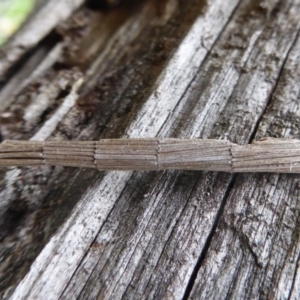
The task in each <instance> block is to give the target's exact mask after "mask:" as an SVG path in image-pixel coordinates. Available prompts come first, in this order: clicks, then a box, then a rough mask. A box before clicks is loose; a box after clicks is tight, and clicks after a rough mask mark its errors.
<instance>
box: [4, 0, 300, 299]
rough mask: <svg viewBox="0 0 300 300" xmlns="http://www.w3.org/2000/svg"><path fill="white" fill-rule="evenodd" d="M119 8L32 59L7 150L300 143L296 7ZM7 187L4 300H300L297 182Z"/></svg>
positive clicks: (199, 4)
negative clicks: (95, 143) (164, 142)
mask: <svg viewBox="0 0 300 300" xmlns="http://www.w3.org/2000/svg"><path fill="white" fill-rule="evenodd" d="M125 3H126V4H125ZM125 3H124V4H123V5H121V6H119V7H117V8H116V9H114V10H110V11H106V12H93V11H90V10H87V9H86V8H80V9H79V10H78V11H77V12H75V13H74V14H73V15H72V16H71V18H69V19H68V20H67V21H66V22H65V23H64V24H60V25H59V26H57V27H56V33H57V34H58V35H60V38H59V39H57V40H56V41H53V40H52V42H51V43H50V46H47V47H45V48H43V49H44V55H42V54H41V53H43V51H41V48H39V47H37V48H36V49H35V50H34V51H33V53H32V55H31V56H29V57H28V60H27V61H26V63H29V62H30V65H31V67H32V69H39V70H40V71H39V72H38V74H39V76H37V77H36V76H33V77H31V78H30V79H29V80H28V82H27V84H26V85H23V86H22V90H20V91H18V92H17V94H12V92H9V91H13V89H12V88H9V89H7V90H6V94H10V97H9V99H10V105H9V108H7V109H4V110H3V112H2V113H1V115H0V121H1V136H2V139H17V140H30V139H31V138H33V137H34V136H36V135H37V136H39V137H40V139H39V140H45V139H48V140H53V141H61V140H63V141H68V140H84V141H86V140H99V139H100V138H155V137H158V138H168V137H172V138H210V139H218V140H220V139H221V140H227V141H229V142H231V143H236V144H240V145H244V144H249V143H251V142H252V141H253V140H254V139H261V138H265V137H277V138H293V139H299V138H300V135H299V115H300V109H299V94H300V90H299V84H298V83H299V79H300V78H299V77H300V65H299V59H300V57H299V53H300V38H299V30H300V19H299V14H300V1H299V0H287V1H279V0H270V1H256V0H255V1H254V0H242V1H238V0H228V1H223V0H222V1H221V0H215V1H207V2H204V1H199V0H188V1H184V2H183V1H182V2H181V1H176V0H165V1H151V0H149V1H147V0H146V1H137V2H135V1H134V4H132V3H131V4H128V2H127V1H125ZM99 37H101V38H99ZM46 41H47V37H46ZM43 45H44V44H41V46H40V47H43ZM47 45H49V44H47ZM56 47H57V48H56ZM39 51H40V52H39ZM52 51H53V52H52ZM35 53H37V55H40V56H39V57H40V59H39V60H33V59H32V58H33V57H34V55H35ZM50 53H52V54H53V53H54V55H50ZM41 65H42V66H41ZM45 66H47V67H45ZM22 72H24V69H23V68H22V67H20V68H18V69H17V70H14V74H10V76H11V80H14V78H22V76H23V75H22V76H21V75H20V74H24V73H22ZM18 76H19V77H18ZM81 78H84V80H85V81H84V83H83V84H82V86H81V87H80V88H79V85H80V84H79V85H78V83H80V82H81ZM11 80H9V81H8V82H7V83H6V85H4V87H3V90H5V88H6V87H7V86H8V85H9V84H10V83H11V82H12V81H11ZM17 82H20V80H19V81H17ZM77 87H78V90H76V89H77ZM16 88H17V87H16ZM70 94H71V96H70ZM0 98H1V95H0ZM62 107H63V108H62ZM30 116H32V118H31V117H30ZM47 122H48V123H47ZM46 124H51V126H48V125H47V126H46ZM243 155H244V154H243ZM242 167H243V166H241V168H242ZM0 175H1V178H2V179H1V191H0V199H1V202H0V222H1V224H0V240H1V248H0V251H1V252H0V255H1V265H0V289H1V293H2V295H3V297H4V298H8V297H10V296H11V299H35V298H40V297H41V295H42V296H44V295H47V297H48V298H50V299H95V298H99V299H120V298H124V299H189V298H191V299H199V298H203V299H225V298H227V299H228V298H229V299H242V298H251V299H252V298H262V299H270V298H277V299H298V298H299V296H300V291H299V287H300V276H299V274H300V272H299V249H300V244H299V241H300V236H299V229H298V228H299V222H300V221H299V218H300V206H299V186H300V180H299V176H298V175H293V174H289V175H278V174H273V175H271V174H249V175H247V174H238V175H232V174H230V173H221V172H200V171H160V172H155V171H151V172H99V171H97V170H93V169H73V168H63V167H49V166H41V167H34V168H15V169H11V170H6V169H2V170H1V173H0Z"/></svg>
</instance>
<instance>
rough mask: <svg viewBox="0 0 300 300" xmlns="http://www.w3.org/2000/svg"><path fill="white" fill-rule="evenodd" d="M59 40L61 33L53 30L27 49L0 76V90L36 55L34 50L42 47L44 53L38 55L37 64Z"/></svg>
mask: <svg viewBox="0 0 300 300" xmlns="http://www.w3.org/2000/svg"><path fill="white" fill-rule="evenodd" d="M61 40H62V37H61V35H60V34H58V33H57V32H56V31H54V30H53V31H52V32H51V33H50V34H49V35H47V36H46V37H45V38H44V39H43V40H41V41H40V42H39V43H38V45H36V46H35V47H34V48H32V49H30V50H28V51H27V52H26V53H25V54H24V55H23V56H22V57H21V58H20V59H19V60H18V61H17V62H16V63H15V64H13V66H12V67H11V68H9V69H8V70H7V71H6V73H5V74H4V76H3V77H1V78H0V90H2V89H3V88H4V87H5V85H6V84H7V83H8V82H9V81H10V80H11V79H12V78H13V77H14V76H15V75H16V74H17V73H18V72H19V71H20V70H21V69H22V68H23V67H24V65H25V64H26V63H27V62H28V61H29V59H30V58H31V57H33V56H35V55H36V52H37V51H38V50H40V49H43V51H44V53H45V54H44V56H43V57H40V60H39V61H38V62H36V64H37V65H38V63H39V62H41V61H42V60H43V58H44V57H45V56H46V55H47V53H49V52H50V51H51V49H53V48H54V47H55V45H56V44H57V43H59V42H60V41H61ZM0 53H1V50H0Z"/></svg>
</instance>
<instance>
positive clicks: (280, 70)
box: [248, 30, 300, 144]
mask: <svg viewBox="0 0 300 300" xmlns="http://www.w3.org/2000/svg"><path fill="white" fill-rule="evenodd" d="M298 38H300V30H298V32H297V34H296V36H295V39H294V41H293V43H291V46H290V48H289V50H288V51H287V54H286V57H285V58H284V60H283V62H282V65H281V67H280V69H279V71H278V76H277V79H276V82H275V84H274V86H273V89H272V91H271V93H270V96H269V99H268V100H267V101H266V105H265V108H264V110H263V111H262V113H261V115H260V117H259V118H258V119H257V122H256V125H255V127H254V129H253V132H252V134H251V135H250V138H249V141H248V143H249V144H251V143H252V142H253V141H254V140H255V138H256V135H257V133H258V129H259V127H260V125H261V121H262V119H263V117H264V116H265V114H266V112H267V111H268V108H269V106H270V105H271V104H272V102H273V98H274V95H275V93H276V91H277V88H278V84H279V82H280V80H281V76H282V74H283V71H284V67H285V64H286V62H287V60H288V58H289V55H290V53H291V51H292V49H293V48H294V46H295V44H296V43H297V40H298Z"/></svg>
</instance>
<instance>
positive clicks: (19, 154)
mask: <svg viewBox="0 0 300 300" xmlns="http://www.w3.org/2000/svg"><path fill="white" fill-rule="evenodd" d="M45 164H46V165H54V166H71V167H87V168H98V169H99V170H164V169H180V170H203V171H224V172H275V173H300V141H299V140H292V139H290V140H289V139H274V138H266V139H263V140H260V141H256V142H255V143H253V144H250V145H237V144H233V143H230V142H228V141H222V140H200V139H156V138H154V139H103V140H100V141H70V142H63V143H62V142H58V141H46V142H40V141H9V140H8V141H4V142H3V143H2V144H0V167H11V166H40V165H45Z"/></svg>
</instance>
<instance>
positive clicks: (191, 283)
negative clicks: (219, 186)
mask: <svg viewBox="0 0 300 300" xmlns="http://www.w3.org/2000/svg"><path fill="white" fill-rule="evenodd" d="M236 178H237V175H233V176H232V179H231V181H230V183H229V185H228V188H227V190H226V192H225V194H224V197H223V199H222V201H221V204H220V208H219V210H218V212H217V214H216V217H215V220H214V223H213V225H212V228H211V231H210V233H209V235H208V237H207V240H206V243H205V245H204V246H203V250H202V252H201V254H200V256H199V259H198V261H197V263H196V265H195V268H194V270H193V272H192V275H191V277H190V279H189V282H188V284H187V287H186V290H185V292H184V296H183V298H182V300H187V299H189V296H190V294H191V292H192V289H193V286H194V283H195V281H196V278H197V275H198V271H199V269H200V268H201V265H202V263H203V261H204V260H205V257H206V255H207V253H208V251H209V249H210V245H211V242H212V239H213V237H214V234H215V232H216V229H217V227H218V225H219V221H220V219H221V217H222V215H223V212H224V208H225V206H226V203H227V200H228V198H229V195H230V193H231V191H232V190H233V188H234V185H235V182H236Z"/></svg>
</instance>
